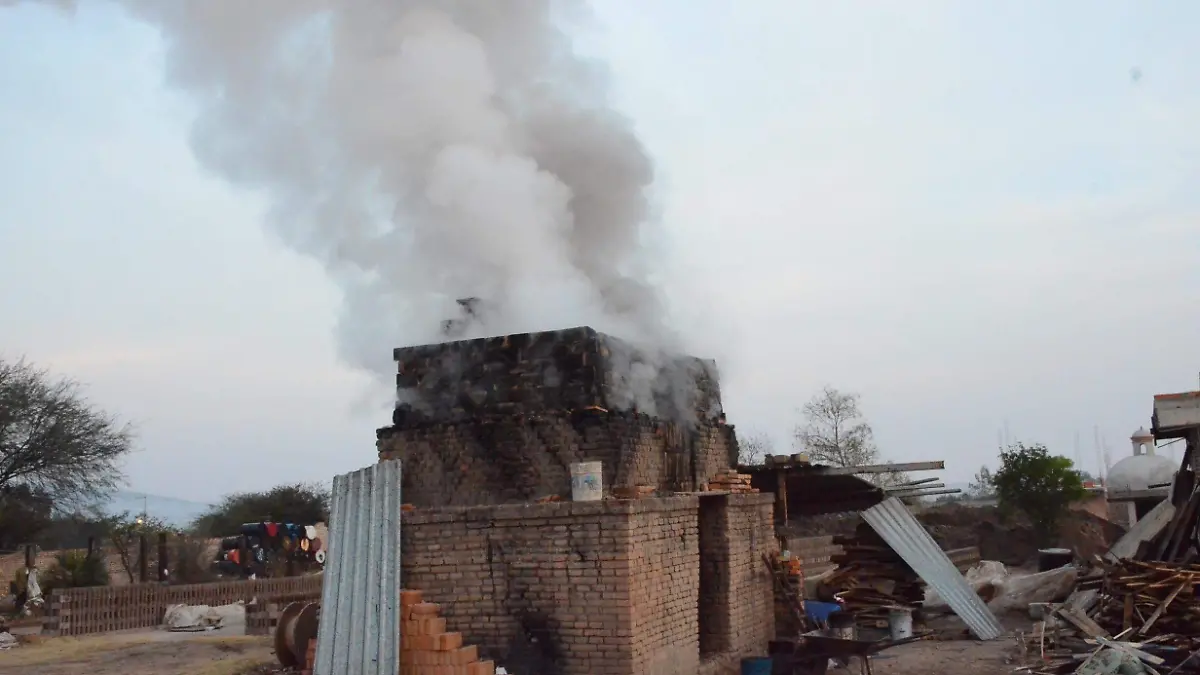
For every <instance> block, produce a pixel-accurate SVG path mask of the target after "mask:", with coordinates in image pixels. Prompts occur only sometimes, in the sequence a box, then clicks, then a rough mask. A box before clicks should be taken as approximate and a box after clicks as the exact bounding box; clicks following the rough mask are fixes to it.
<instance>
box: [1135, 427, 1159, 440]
mask: <svg viewBox="0 0 1200 675" xmlns="http://www.w3.org/2000/svg"><path fill="white" fill-rule="evenodd" d="M1129 440H1131V441H1150V442H1153V441H1154V434H1152V433H1150V432H1149V431H1146V427H1138V430H1137V431H1135V432H1133V435H1132V436H1130V437H1129Z"/></svg>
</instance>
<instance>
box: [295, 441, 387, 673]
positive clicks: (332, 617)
mask: <svg viewBox="0 0 1200 675" xmlns="http://www.w3.org/2000/svg"><path fill="white" fill-rule="evenodd" d="M330 511H331V512H330V519H329V521H330V522H329V547H328V550H329V553H328V558H327V559H326V562H325V580H324V584H323V588H322V593H321V627H320V630H319V631H318V633H317V658H316V667H315V668H313V675H385V674H386V675H395V674H396V673H398V672H400V462H399V461H395V460H393V461H387V462H380V463H379V464H376V465H374V466H371V467H369V468H366V469H362V470H360V471H355V472H354V473H349V474H346V475H343V476H337V477H336V478H334V479H333V505H332V508H331V510H330Z"/></svg>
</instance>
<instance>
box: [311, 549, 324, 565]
mask: <svg viewBox="0 0 1200 675" xmlns="http://www.w3.org/2000/svg"><path fill="white" fill-rule="evenodd" d="M313 557H314V558H315V559H316V561H317V564H318V565H324V564H325V551H317V553H316V555H315V556H313Z"/></svg>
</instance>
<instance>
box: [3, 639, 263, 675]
mask: <svg viewBox="0 0 1200 675" xmlns="http://www.w3.org/2000/svg"><path fill="white" fill-rule="evenodd" d="M177 635H178V634H172V633H162V632H156V633H135V634H125V635H106V636H95V637H87V638H78V639H76V638H47V639H42V640H37V639H34V640H33V641H32V642H30V643H29V644H23V645H21V646H20V647H17V648H15V649H11V650H8V651H3V652H0V675H78V674H81V673H87V674H88V675H245V674H248V673H252V672H255V670H256V668H257V667H259V666H262V665H265V664H272V663H275V657H274V655H273V653H272V651H271V646H270V642H269V641H268V640H267V638H265V637H245V636H233V637H208V636H205V637H187V638H176V637H175V636H177ZM165 636H171V638H167V637H165Z"/></svg>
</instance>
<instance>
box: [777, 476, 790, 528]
mask: <svg viewBox="0 0 1200 675" xmlns="http://www.w3.org/2000/svg"><path fill="white" fill-rule="evenodd" d="M775 480H776V481H777V483H776V485H775V522H777V523H779V524H780V525H787V522H788V513H787V469H786V468H784V467H776V468H775Z"/></svg>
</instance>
